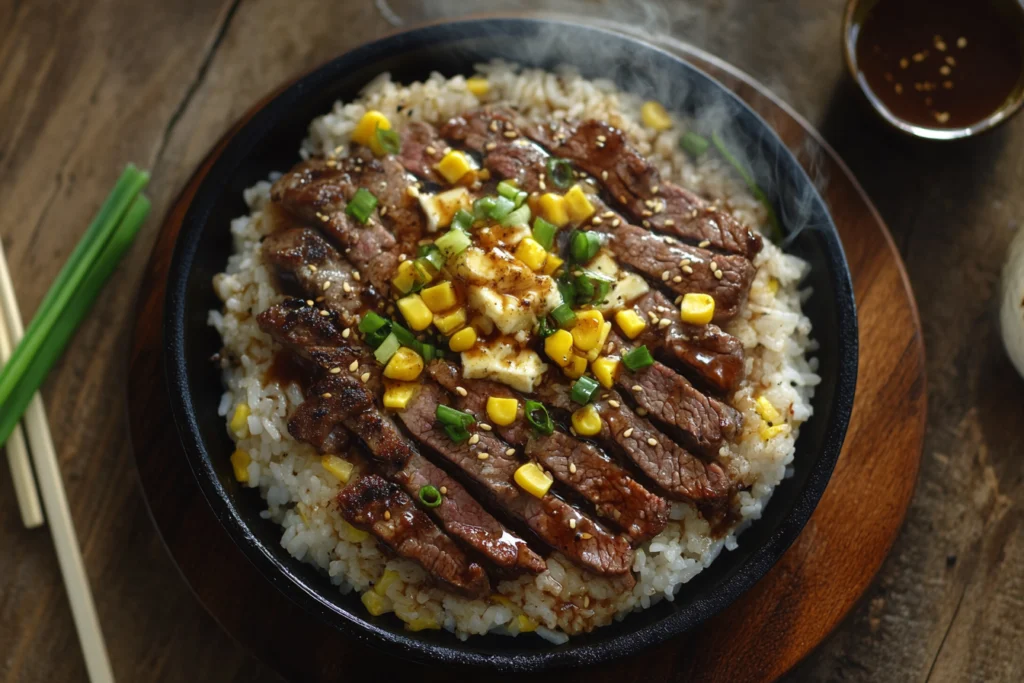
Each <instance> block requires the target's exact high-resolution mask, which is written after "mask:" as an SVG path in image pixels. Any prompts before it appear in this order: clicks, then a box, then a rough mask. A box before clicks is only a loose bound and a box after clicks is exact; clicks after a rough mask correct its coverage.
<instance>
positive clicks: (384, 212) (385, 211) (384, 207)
mask: <svg viewBox="0 0 1024 683" xmlns="http://www.w3.org/2000/svg"><path fill="white" fill-rule="evenodd" d="M380 215H381V216H386V215H388V207H386V206H383V207H381V209H380Z"/></svg>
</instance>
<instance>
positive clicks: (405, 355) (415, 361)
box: [384, 346, 423, 382]
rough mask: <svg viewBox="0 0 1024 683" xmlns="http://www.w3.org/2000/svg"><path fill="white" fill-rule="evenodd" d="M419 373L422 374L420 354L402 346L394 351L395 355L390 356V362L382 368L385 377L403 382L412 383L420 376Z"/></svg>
mask: <svg viewBox="0 0 1024 683" xmlns="http://www.w3.org/2000/svg"><path fill="white" fill-rule="evenodd" d="M421 372H423V358H421V357H420V354H418V353H416V352H415V351H413V350H412V349H407V348H405V347H404V346H403V347H402V348H400V349H398V351H395V355H393V356H391V360H389V361H388V364H387V365H386V366H385V367H384V376H385V377H387V378H388V379H400V380H403V381H405V382H412V381H413V380H415V379H416V378H417V377H419V376H420V373H421Z"/></svg>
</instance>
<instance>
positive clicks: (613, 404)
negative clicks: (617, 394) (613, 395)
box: [608, 399, 622, 408]
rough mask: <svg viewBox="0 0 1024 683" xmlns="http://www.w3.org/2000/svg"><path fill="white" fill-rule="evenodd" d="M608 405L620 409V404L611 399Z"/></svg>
mask: <svg viewBox="0 0 1024 683" xmlns="http://www.w3.org/2000/svg"><path fill="white" fill-rule="evenodd" d="M608 405H610V406H611V407H612V408H620V407H622V404H621V403H619V402H618V401H616V400H615V399H612V400H611V401H608Z"/></svg>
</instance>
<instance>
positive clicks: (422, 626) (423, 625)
mask: <svg viewBox="0 0 1024 683" xmlns="http://www.w3.org/2000/svg"><path fill="white" fill-rule="evenodd" d="M405 627H406V628H407V629H409V630H410V631H426V630H437V629H439V628H441V625H440V624H439V623H437V621H435V620H434V619H431V618H430V617H416V618H415V619H410V620H409V621H407V622H405Z"/></svg>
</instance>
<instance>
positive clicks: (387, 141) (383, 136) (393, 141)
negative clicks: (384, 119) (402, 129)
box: [377, 126, 402, 154]
mask: <svg viewBox="0 0 1024 683" xmlns="http://www.w3.org/2000/svg"><path fill="white" fill-rule="evenodd" d="M377 143H378V144H380V148H381V149H383V150H384V151H385V152H387V153H388V154H398V150H399V149H401V147H402V143H401V141H400V140H399V138H398V133H396V132H395V131H393V130H391V129H390V128H389V129H384V128H381V127H380V126H377Z"/></svg>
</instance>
